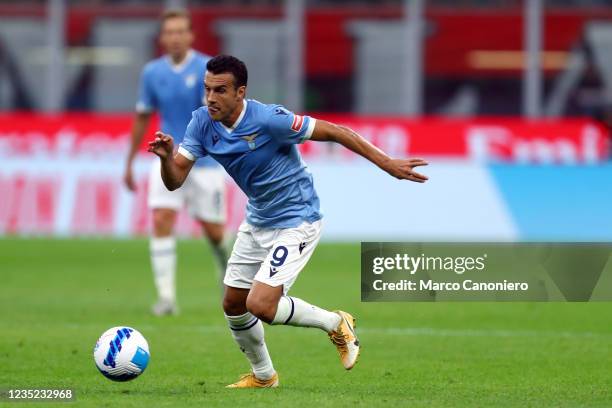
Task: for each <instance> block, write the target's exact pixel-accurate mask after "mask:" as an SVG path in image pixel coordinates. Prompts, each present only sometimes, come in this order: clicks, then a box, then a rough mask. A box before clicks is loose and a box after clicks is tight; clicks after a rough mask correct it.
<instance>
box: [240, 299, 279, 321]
mask: <svg viewBox="0 0 612 408" xmlns="http://www.w3.org/2000/svg"><path fill="white" fill-rule="evenodd" d="M276 306H277V305H275V304H271V303H270V302H266V301H264V300H263V299H261V298H258V297H256V296H249V297H248V298H247V300H246V307H247V310H248V311H249V312H250V313H251V314H253V315H254V316H256V317H258V318H259V319H260V320H263V321H264V322H266V323H271V322H272V320H274V315H275V314H276Z"/></svg>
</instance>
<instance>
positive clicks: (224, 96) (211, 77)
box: [204, 71, 246, 125]
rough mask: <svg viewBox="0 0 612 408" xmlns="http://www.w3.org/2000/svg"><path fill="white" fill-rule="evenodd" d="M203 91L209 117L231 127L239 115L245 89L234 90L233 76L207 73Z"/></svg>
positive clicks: (226, 73)
mask: <svg viewBox="0 0 612 408" xmlns="http://www.w3.org/2000/svg"><path fill="white" fill-rule="evenodd" d="M204 90H205V91H206V105H207V106H208V113H209V115H210V117H211V118H212V119H213V120H216V121H221V122H224V124H229V125H232V124H233V123H234V122H235V121H236V119H238V116H239V115H240V111H241V109H242V100H243V99H244V94H245V91H246V87H244V86H241V87H239V88H236V86H235V85H234V75H232V74H230V73H228V72H225V73H222V74H213V73H211V72H208V71H207V72H206V77H205V78H204Z"/></svg>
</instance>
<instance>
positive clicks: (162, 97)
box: [124, 10, 227, 315]
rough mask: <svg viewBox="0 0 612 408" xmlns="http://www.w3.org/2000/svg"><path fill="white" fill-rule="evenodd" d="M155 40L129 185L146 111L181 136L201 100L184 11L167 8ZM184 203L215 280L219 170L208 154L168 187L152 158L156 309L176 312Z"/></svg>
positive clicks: (221, 265) (221, 204)
mask: <svg viewBox="0 0 612 408" xmlns="http://www.w3.org/2000/svg"><path fill="white" fill-rule="evenodd" d="M160 28H161V31H160V43H161V45H162V47H163V49H164V50H165V51H166V55H164V56H162V57H160V58H158V59H155V60H153V61H151V62H149V63H148V64H147V65H146V66H145V67H144V70H143V72H142V77H141V82H140V95H139V99H138V103H137V105H136V117H135V120H134V125H133V129H132V142H131V147H130V151H129V154H128V157H127V164H126V168H125V175H124V181H125V184H126V186H127V187H128V189H130V190H131V191H134V190H135V188H136V185H135V183H134V178H133V175H132V162H133V161H134V157H135V156H136V153H137V151H138V146H139V145H140V142H141V140H142V137H143V135H144V133H145V131H146V129H147V127H148V124H149V120H150V117H151V113H152V112H153V110H158V111H159V113H160V116H161V129H162V130H163V131H164V132H167V133H170V134H172V135H175V136H176V137H177V141H179V140H181V138H182V137H183V135H184V134H185V129H186V128H187V124H188V123H189V121H190V120H191V113H192V112H193V111H194V110H196V109H198V108H199V107H200V106H202V103H203V98H204V92H203V87H202V81H203V80H204V74H205V72H206V62H207V61H208V60H209V59H210V57H209V56H206V55H204V54H201V53H199V52H196V51H194V50H193V49H191V44H192V43H193V39H194V36H193V33H192V31H191V20H190V16H189V14H187V12H185V11H182V10H169V11H166V12H165V13H164V14H163V15H162V18H161V27H160ZM184 204H186V205H187V208H188V210H189V212H190V214H191V215H192V216H193V217H194V218H196V219H197V220H198V221H199V223H200V224H201V226H202V229H203V231H204V234H205V235H206V236H207V237H208V240H209V242H210V244H211V247H212V252H213V254H214V256H215V260H216V264H217V269H218V274H219V275H220V280H222V279H223V274H224V273H225V268H226V264H227V255H226V251H225V249H224V247H223V233H224V224H225V177H224V171H223V169H222V168H221V167H220V166H219V164H218V163H217V162H215V161H214V160H213V159H212V158H210V157H203V158H202V159H200V160H197V162H195V166H194V169H193V171H192V172H191V174H189V177H187V178H186V179H185V180H184V185H183V186H182V187H181V188H179V189H176V190H175V191H168V189H167V188H166V187H165V186H164V184H163V182H162V179H161V175H160V164H159V161H156V162H155V163H154V165H153V167H152V168H151V171H150V174H149V192H148V206H149V208H151V209H152V218H153V236H152V237H151V240H150V245H149V249H150V255H151V266H152V268H153V276H154V281H155V286H156V288H157V293H158V298H159V299H158V301H157V303H156V304H154V305H153V308H152V311H153V313H154V314H155V315H168V314H175V313H177V311H178V309H177V306H176V288H175V275H176V242H175V238H174V236H173V230H174V225H175V222H176V216H177V212H178V211H179V210H180V209H181V208H182V207H183V205H184Z"/></svg>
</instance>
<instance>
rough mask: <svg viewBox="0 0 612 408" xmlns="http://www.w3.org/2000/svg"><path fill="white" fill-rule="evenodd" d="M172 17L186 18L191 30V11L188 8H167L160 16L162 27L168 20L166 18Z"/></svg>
mask: <svg viewBox="0 0 612 408" xmlns="http://www.w3.org/2000/svg"><path fill="white" fill-rule="evenodd" d="M171 18H184V19H185V20H187V24H188V26H189V29H190V30H191V15H190V14H189V12H188V11H187V10H184V9H168V10H165V11H164V12H163V13H162V15H161V17H160V18H159V21H160V23H159V24H160V27H162V28H163V26H164V23H165V22H166V20H170V19H171Z"/></svg>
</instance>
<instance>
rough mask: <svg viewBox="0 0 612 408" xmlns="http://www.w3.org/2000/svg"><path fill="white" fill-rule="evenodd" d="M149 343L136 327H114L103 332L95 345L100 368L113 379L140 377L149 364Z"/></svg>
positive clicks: (95, 359)
mask: <svg viewBox="0 0 612 408" xmlns="http://www.w3.org/2000/svg"><path fill="white" fill-rule="evenodd" d="M149 356H150V355H149V344H148V343H147V340H146V339H145V338H144V337H143V336H142V334H140V332H138V331H137V330H136V329H133V328H131V327H124V326H118V327H113V328H110V329H108V330H107V331H105V332H104V333H102V335H101V336H100V338H99V339H98V341H97V342H96V346H95V347H94V361H95V363H96V367H98V370H100V372H101V373H102V374H103V375H104V376H105V377H106V378H109V379H111V380H113V381H129V380H132V379H134V378H136V377H138V376H139V375H140V374H142V372H143V371H144V370H145V368H147V364H149Z"/></svg>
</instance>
